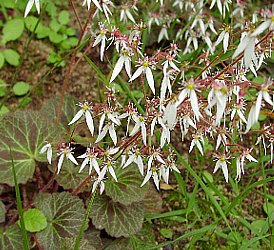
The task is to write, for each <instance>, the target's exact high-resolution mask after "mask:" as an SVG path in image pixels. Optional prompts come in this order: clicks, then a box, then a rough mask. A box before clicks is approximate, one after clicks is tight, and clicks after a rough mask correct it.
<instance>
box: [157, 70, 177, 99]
mask: <svg viewBox="0 0 274 250" xmlns="http://www.w3.org/2000/svg"><path fill="white" fill-rule="evenodd" d="M175 66H176V65H175ZM174 74H175V71H174V70H169V71H167V72H166V74H164V77H163V80H162V83H161V89H160V99H161V101H163V100H164V99H165V96H166V91H167V89H168V91H169V94H170V95H171V94H172V86H171V80H174Z"/></svg>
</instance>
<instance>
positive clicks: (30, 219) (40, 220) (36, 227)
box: [23, 208, 48, 233]
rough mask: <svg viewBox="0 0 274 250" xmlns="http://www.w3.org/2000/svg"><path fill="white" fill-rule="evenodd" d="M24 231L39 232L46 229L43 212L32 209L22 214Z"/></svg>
mask: <svg viewBox="0 0 274 250" xmlns="http://www.w3.org/2000/svg"><path fill="white" fill-rule="evenodd" d="M23 217H24V222H25V227H26V230H27V231H29V232H32V233H34V232H39V231H41V230H43V229H45V228H46V227H47V224H48V223H47V219H46V217H45V215H44V214H43V212H41V211H40V210H39V209H37V208H32V209H29V210H27V211H25V212H24V214H23Z"/></svg>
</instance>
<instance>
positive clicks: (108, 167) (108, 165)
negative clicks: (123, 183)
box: [101, 158, 118, 182]
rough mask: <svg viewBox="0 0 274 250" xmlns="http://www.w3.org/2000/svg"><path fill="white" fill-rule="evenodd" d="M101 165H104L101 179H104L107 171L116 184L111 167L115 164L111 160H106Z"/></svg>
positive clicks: (115, 177)
mask: <svg viewBox="0 0 274 250" xmlns="http://www.w3.org/2000/svg"><path fill="white" fill-rule="evenodd" d="M103 164H104V167H103V169H102V171H101V173H104V175H102V178H104V176H105V173H106V171H108V172H109V173H110V175H111V176H112V178H113V179H114V180H115V181H116V182H118V180H117V176H116V174H115V171H114V169H113V166H112V165H114V164H115V162H114V161H113V160H112V159H110V158H108V159H107V160H106V162H104V163H103Z"/></svg>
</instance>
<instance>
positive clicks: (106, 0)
mask: <svg viewBox="0 0 274 250" xmlns="http://www.w3.org/2000/svg"><path fill="white" fill-rule="evenodd" d="M108 5H109V6H111V7H114V5H113V3H112V2H111V1H110V0H103V1H102V8H103V12H104V14H105V16H106V18H107V21H108V23H110V20H109V16H112V13H111V11H110V9H109V7H108ZM98 9H99V8H98ZM98 9H97V10H96V11H95V13H94V15H95V16H96V15H97V14H98ZM99 10H101V9H99Z"/></svg>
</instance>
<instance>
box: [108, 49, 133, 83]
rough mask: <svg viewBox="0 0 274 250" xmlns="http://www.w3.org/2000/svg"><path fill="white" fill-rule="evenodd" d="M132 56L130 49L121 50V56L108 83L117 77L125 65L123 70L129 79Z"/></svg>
mask: <svg viewBox="0 0 274 250" xmlns="http://www.w3.org/2000/svg"><path fill="white" fill-rule="evenodd" d="M132 55H133V53H132V49H130V48H123V49H122V54H121V56H120V57H119V59H118V61H117V63H116V64H115V66H114V69H113V72H112V75H111V78H110V82H113V81H114V79H115V78H116V77H117V76H118V75H119V73H120V72H121V70H122V68H123V66H124V65H125V69H126V72H127V75H128V77H129V78H130V77H131V56H132Z"/></svg>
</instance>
